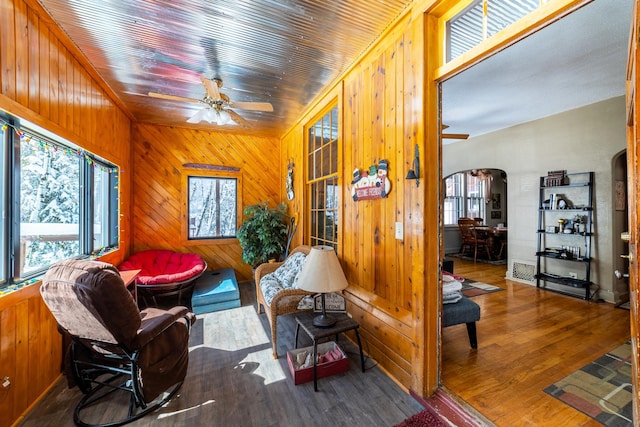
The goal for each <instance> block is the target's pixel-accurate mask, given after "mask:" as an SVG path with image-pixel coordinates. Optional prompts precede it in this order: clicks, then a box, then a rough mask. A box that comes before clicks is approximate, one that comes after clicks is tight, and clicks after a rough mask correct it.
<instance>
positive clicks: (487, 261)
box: [447, 254, 507, 265]
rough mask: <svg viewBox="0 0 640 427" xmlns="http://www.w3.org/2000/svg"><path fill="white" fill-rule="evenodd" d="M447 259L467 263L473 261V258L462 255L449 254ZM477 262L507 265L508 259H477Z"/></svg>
mask: <svg viewBox="0 0 640 427" xmlns="http://www.w3.org/2000/svg"><path fill="white" fill-rule="evenodd" d="M447 257H453V258H459V259H463V260H465V261H473V257H472V256H467V255H462V254H447ZM475 262H481V263H483V264H491V265H507V259H506V258H503V259H486V258H476V261H475Z"/></svg>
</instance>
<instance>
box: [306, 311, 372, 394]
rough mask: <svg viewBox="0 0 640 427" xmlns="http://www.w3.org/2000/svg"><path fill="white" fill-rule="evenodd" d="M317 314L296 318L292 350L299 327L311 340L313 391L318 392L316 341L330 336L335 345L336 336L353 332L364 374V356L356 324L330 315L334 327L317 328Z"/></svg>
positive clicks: (353, 321)
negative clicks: (333, 337)
mask: <svg viewBox="0 0 640 427" xmlns="http://www.w3.org/2000/svg"><path fill="white" fill-rule="evenodd" d="M317 315H318V313H304V314H300V315H298V316H296V322H297V323H298V325H297V326H296V337H295V340H296V341H295V345H294V348H298V332H299V331H300V327H301V326H302V329H303V330H304V331H305V332H306V333H307V335H309V338H311V339H312V340H313V389H314V390H315V391H318V376H317V375H318V374H317V371H316V367H317V364H318V360H317V359H318V340H319V339H322V338H327V337H330V336H331V335H335V336H336V343H337V342H338V336H339V335H340V334H341V333H343V332H347V331H354V332H355V334H356V339H357V340H358V347H359V349H360V368H361V369H362V372H364V354H363V353H362V343H361V342H360V333H359V332H358V328H359V327H360V325H359V324H358V322H356V321H355V320H353V319H352V318H350V317H348V316H347V315H332V316H334V317H336V318H337V319H338V321H337V322H336V324H335V325H333V326H331V327H328V328H319V327H317V326H314V325H313V318H314V317H316V316H317Z"/></svg>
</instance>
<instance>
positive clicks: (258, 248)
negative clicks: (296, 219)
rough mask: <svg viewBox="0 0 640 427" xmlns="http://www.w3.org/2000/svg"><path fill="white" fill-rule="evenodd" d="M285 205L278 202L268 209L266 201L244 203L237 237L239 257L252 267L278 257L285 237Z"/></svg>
mask: <svg viewBox="0 0 640 427" xmlns="http://www.w3.org/2000/svg"><path fill="white" fill-rule="evenodd" d="M286 211H287V206H286V205H285V204H284V203H280V204H279V205H278V206H277V207H275V208H273V209H270V208H269V206H268V204H267V202H262V203H258V204H257V205H251V206H247V207H246V208H245V209H244V211H243V215H244V218H243V221H242V225H241V226H240V228H239V229H238V232H237V234H236V237H237V238H238V240H239V241H240V246H241V247H242V260H243V261H244V262H246V263H247V264H249V265H251V267H253V268H255V267H257V266H258V265H260V264H262V263H264V262H267V261H269V260H270V259H274V258H275V259H276V260H279V259H280V256H281V255H282V254H283V253H284V250H285V246H286V240H287V231H288V228H287V222H286V219H287V218H286Z"/></svg>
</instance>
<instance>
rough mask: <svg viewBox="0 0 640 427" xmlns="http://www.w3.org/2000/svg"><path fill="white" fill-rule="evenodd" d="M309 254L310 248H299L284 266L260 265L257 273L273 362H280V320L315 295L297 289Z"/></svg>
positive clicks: (258, 300) (273, 264)
mask: <svg viewBox="0 0 640 427" xmlns="http://www.w3.org/2000/svg"><path fill="white" fill-rule="evenodd" d="M310 250H311V247H310V246H298V247H297V248H295V249H294V250H293V251H291V254H290V255H289V257H288V258H287V259H286V260H285V261H284V262H271V263H265V264H261V265H259V266H258V268H256V271H255V283H256V299H257V302H258V313H262V307H264V310H265V312H266V314H267V318H268V319H269V325H270V326H271V345H272V347H273V358H274V359H277V358H278V347H277V344H276V342H277V337H278V332H277V325H278V316H281V315H283V314H289V313H294V312H296V311H300V310H301V309H300V308H299V307H298V306H299V305H300V300H301V299H302V298H304V297H305V296H307V295H312V292H308V291H305V290H302V289H299V288H297V287H296V279H297V277H298V275H299V274H300V271H302V266H303V265H304V261H305V259H306V256H307V255H308V254H309V251H310ZM280 267H282V268H280ZM309 308H311V307H309Z"/></svg>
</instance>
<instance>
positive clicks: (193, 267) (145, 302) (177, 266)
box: [118, 249, 207, 308]
mask: <svg viewBox="0 0 640 427" xmlns="http://www.w3.org/2000/svg"><path fill="white" fill-rule="evenodd" d="M206 269H207V263H206V262H205V260H204V259H202V257H201V256H200V255H198V254H195V253H184V252H175V251H172V250H169V249H148V250H145V251H141V252H136V253H135V254H133V255H131V256H130V257H129V258H127V259H126V260H124V261H123V262H122V264H120V265H119V266H118V270H120V271H127V270H140V273H139V274H138V276H137V277H136V288H137V293H138V304H139V305H140V306H143V307H161V308H166V307H171V306H176V305H184V306H186V307H189V308H191V294H192V293H193V286H194V285H195V281H196V280H197V279H198V277H200V276H201V275H202V274H203V273H204V272H205V271H206Z"/></svg>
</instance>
